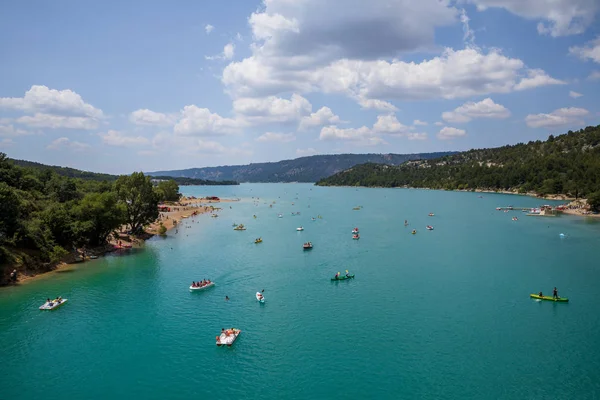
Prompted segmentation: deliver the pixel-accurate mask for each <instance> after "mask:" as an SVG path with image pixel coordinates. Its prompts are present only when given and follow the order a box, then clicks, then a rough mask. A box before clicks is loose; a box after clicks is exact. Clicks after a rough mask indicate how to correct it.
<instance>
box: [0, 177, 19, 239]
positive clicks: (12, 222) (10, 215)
mask: <svg viewBox="0 0 600 400" xmlns="http://www.w3.org/2000/svg"><path fill="white" fill-rule="evenodd" d="M20 204H21V202H20V200H19V196H18V195H17V192H16V190H15V189H14V188H12V187H10V186H8V185H7V184H6V183H4V182H0V245H2V243H3V242H6V241H8V240H9V239H10V238H11V237H12V236H13V235H14V234H15V232H16V230H17V227H18V221H19V214H20Z"/></svg>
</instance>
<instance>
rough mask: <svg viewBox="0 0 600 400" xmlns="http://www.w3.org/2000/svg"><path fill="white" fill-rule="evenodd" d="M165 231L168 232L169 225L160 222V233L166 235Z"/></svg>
mask: <svg viewBox="0 0 600 400" xmlns="http://www.w3.org/2000/svg"><path fill="white" fill-rule="evenodd" d="M165 233H167V227H166V226H164V225H163V223H162V222H161V223H160V226H159V227H158V234H159V235H161V236H162V235H164V234H165Z"/></svg>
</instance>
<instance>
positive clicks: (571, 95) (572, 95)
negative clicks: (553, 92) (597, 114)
mask: <svg viewBox="0 0 600 400" xmlns="http://www.w3.org/2000/svg"><path fill="white" fill-rule="evenodd" d="M569 96H570V97H572V98H574V99H576V98H578V97H581V96H583V95H582V94H581V93H577V92H574V91H573V90H571V91H570V92H569Z"/></svg>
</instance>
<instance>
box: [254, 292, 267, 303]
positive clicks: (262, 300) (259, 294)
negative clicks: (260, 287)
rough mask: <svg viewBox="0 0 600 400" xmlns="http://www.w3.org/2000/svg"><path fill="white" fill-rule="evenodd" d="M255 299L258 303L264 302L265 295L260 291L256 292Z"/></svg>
mask: <svg viewBox="0 0 600 400" xmlns="http://www.w3.org/2000/svg"><path fill="white" fill-rule="evenodd" d="M256 300H258V301H259V302H260V303H264V302H265V296H263V295H262V293H261V292H256Z"/></svg>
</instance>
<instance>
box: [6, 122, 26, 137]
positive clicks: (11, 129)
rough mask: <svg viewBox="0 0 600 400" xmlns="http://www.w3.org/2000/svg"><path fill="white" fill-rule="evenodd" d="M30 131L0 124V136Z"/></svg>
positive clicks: (19, 134)
mask: <svg viewBox="0 0 600 400" xmlns="http://www.w3.org/2000/svg"><path fill="white" fill-rule="evenodd" d="M29 133H30V132H28V131H26V130H23V129H18V128H15V127H14V126H13V125H0V137H14V136H23V135H28V134H29Z"/></svg>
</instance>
